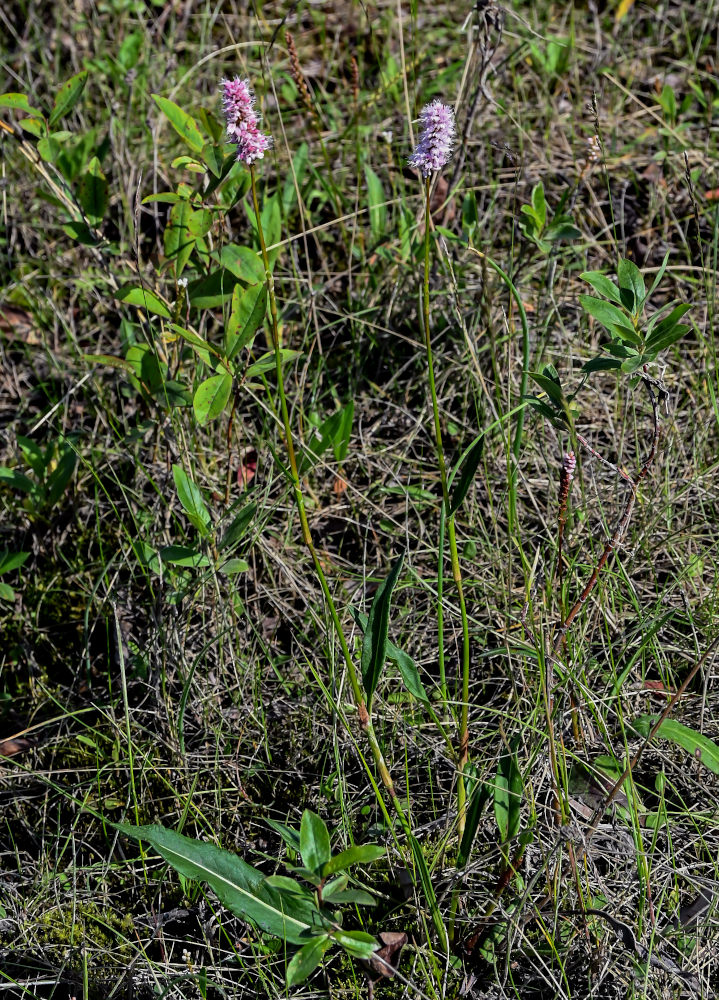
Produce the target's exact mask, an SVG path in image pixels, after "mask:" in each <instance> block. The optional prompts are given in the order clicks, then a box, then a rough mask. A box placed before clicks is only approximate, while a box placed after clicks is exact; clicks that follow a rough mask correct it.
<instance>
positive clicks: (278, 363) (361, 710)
mask: <svg viewBox="0 0 719 1000" xmlns="http://www.w3.org/2000/svg"><path fill="white" fill-rule="evenodd" d="M250 180H251V186H252V204H253V207H254V210H255V217H256V219H257V233H258V236H259V240H260V250H261V252H262V262H263V264H264V267H265V282H266V284H267V297H268V298H269V302H270V321H271V326H272V346H273V349H274V352H275V372H276V375H277V390H278V393H279V397H280V416H281V419H282V425H283V428H284V432H285V446H286V448H287V457H288V459H289V463H290V483H291V486H292V492H293V494H294V498H295V504H296V506H297V512H298V514H299V518H300V525H301V527H302V540H303V541H304V543H305V546H306V548H307V550H308V552H309V553H310V556H311V557H312V562H313V563H314V567H315V572H316V573H317V578H318V580H319V582H320V587H321V588H322V593H323V594H324V598H325V601H326V602H327V608H328V609H329V613H330V617H331V619H332V624H333V625H334V628H335V632H336V633H337V638H338V639H339V643H340V648H341V650H342V656H343V658H344V661H345V664H346V666H347V675H348V677H349V681H350V687H351V688H352V696H353V698H354V701H355V704H356V706H357V714H358V716H359V722H360V727H361V728H362V729H363V730H364V732H365V733H366V736H367V742H368V743H369V747H370V750H371V751H372V756H373V758H374V762H375V766H376V767H377V771H378V773H379V776H380V778H381V780H382V784H383V785H384V786H385V788H386V790H387V792H388V794H389V796H390V799H391V800H392V805H393V807H394V810H395V812H396V813H397V817H398V818H399V821H400V824H401V826H402V829H403V831H404V832H405V833H407V834H409V833H411V829H410V825H409V822H408V820H407V816H406V815H405V812H404V810H403V809H402V806H401V804H400V802H399V800H398V798H397V792H396V790H395V787H394V782H393V781H392V776H391V774H390V773H389V769H388V767H387V764H386V762H385V760H384V756H383V754H382V748H381V747H380V745H379V740H378V739H377V734H376V733H375V730H374V726H373V725H372V720H371V718H370V715H369V712H368V711H367V705H366V703H365V700H364V696H363V694H362V688H361V686H360V681H359V677H358V674H357V668H356V666H355V663H354V660H353V659H352V654H351V653H350V650H349V646H348V644H347V639H346V638H345V634H344V630H343V628H342V623H341V622H340V618H339V614H338V613H337V607H336V605H335V602H334V599H333V597H332V593H331V591H330V588H329V584H328V582H327V577H326V576H325V573H324V570H323V569H322V564H321V562H320V559H319V556H318V555H317V550H316V549H315V545H314V542H313V541H312V534H311V532H310V526H309V521H308V520H307V510H306V508H305V498H304V493H303V491H302V482H301V480H300V476H299V471H298V467H297V457H296V454H295V446H294V441H293V438H292V428H291V426H290V417H289V412H288V409H287V397H286V395H285V383H284V376H283V372H282V355H281V353H280V335H279V328H278V323H277V299H276V297H275V285H274V279H273V277H272V271H271V269H270V261H269V257H268V255H267V247H266V245H265V236H264V232H263V230H262V219H261V216H260V206H259V202H258V200H257V183H256V179H255V168H254V165H252V164H250Z"/></svg>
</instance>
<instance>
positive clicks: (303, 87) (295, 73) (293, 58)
mask: <svg viewBox="0 0 719 1000" xmlns="http://www.w3.org/2000/svg"><path fill="white" fill-rule="evenodd" d="M285 42H286V43H287V51H288V52H289V55H290V73H291V74H292V79H293V80H294V81H295V84H296V86H297V89H298V90H299V92H300V97H301V98H302V103H303V104H304V106H305V107H306V108H307V110H308V111H309V113H310V115H311V116H312V120H313V122H314V124H315V125H319V119H318V117H317V111H316V109H315V106H314V103H313V101H312V94H310V88H309V87H308V86H307V81H306V80H305V75H304V73H303V72H302V67H301V66H300V60H299V56H298V55H297V48H296V46H295V40H294V38H293V37H292V34H291V33H290V32H289V31H285Z"/></svg>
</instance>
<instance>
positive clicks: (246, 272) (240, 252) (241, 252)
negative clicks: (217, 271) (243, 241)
mask: <svg viewBox="0 0 719 1000" xmlns="http://www.w3.org/2000/svg"><path fill="white" fill-rule="evenodd" d="M219 263H220V264H221V265H222V267H224V268H227V270H228V271H229V272H230V274H233V275H234V276H235V277H236V278H239V279H240V280H241V281H246V282H248V283H249V284H252V285H257V284H260V285H261V284H263V283H264V280H265V266H264V264H263V263H262V258H261V257H258V255H257V254H256V253H255V251H254V250H251V249H250V248H249V247H241V246H237V245H236V244H235V243H227V244H226V245H225V246H224V247H223V248H222V250H221V251H220V256H219Z"/></svg>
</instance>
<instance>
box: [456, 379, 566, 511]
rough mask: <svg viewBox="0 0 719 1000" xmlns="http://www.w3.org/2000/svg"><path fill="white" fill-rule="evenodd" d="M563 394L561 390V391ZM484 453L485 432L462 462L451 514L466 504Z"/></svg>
mask: <svg viewBox="0 0 719 1000" xmlns="http://www.w3.org/2000/svg"><path fill="white" fill-rule="evenodd" d="M560 394H561V390H560ZM483 452H484V432H482V433H481V434H480V436H479V437H478V438H477V440H476V441H475V442H474V444H473V445H472V447H471V448H470V449H469V451H468V452H467V453H466V454H465V456H464V459H463V461H462V469H461V472H460V474H459V479H458V480H457V485H456V486H455V487H454V490H453V492H452V500H451V502H450V505H449V514H450V515H451V514H456V513H457V511H458V510H459V508H460V507H461V506H462V504H463V503H464V498H465V497H466V496H467V493H468V492H469V487H470V486H471V485H472V482H473V480H474V477H475V475H476V473H477V469H478V468H479V463H480V462H481V461H482V454H483Z"/></svg>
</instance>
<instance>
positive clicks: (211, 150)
mask: <svg viewBox="0 0 719 1000" xmlns="http://www.w3.org/2000/svg"><path fill="white" fill-rule="evenodd" d="M202 159H203V160H204V162H205V164H206V165H207V167H208V168H209V169H210V171H211V172H212V173H213V174H214V175H215V177H221V176H222V147H221V146H216V145H215V143H214V142H206V143H205V145H204V146H203V147H202Z"/></svg>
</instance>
